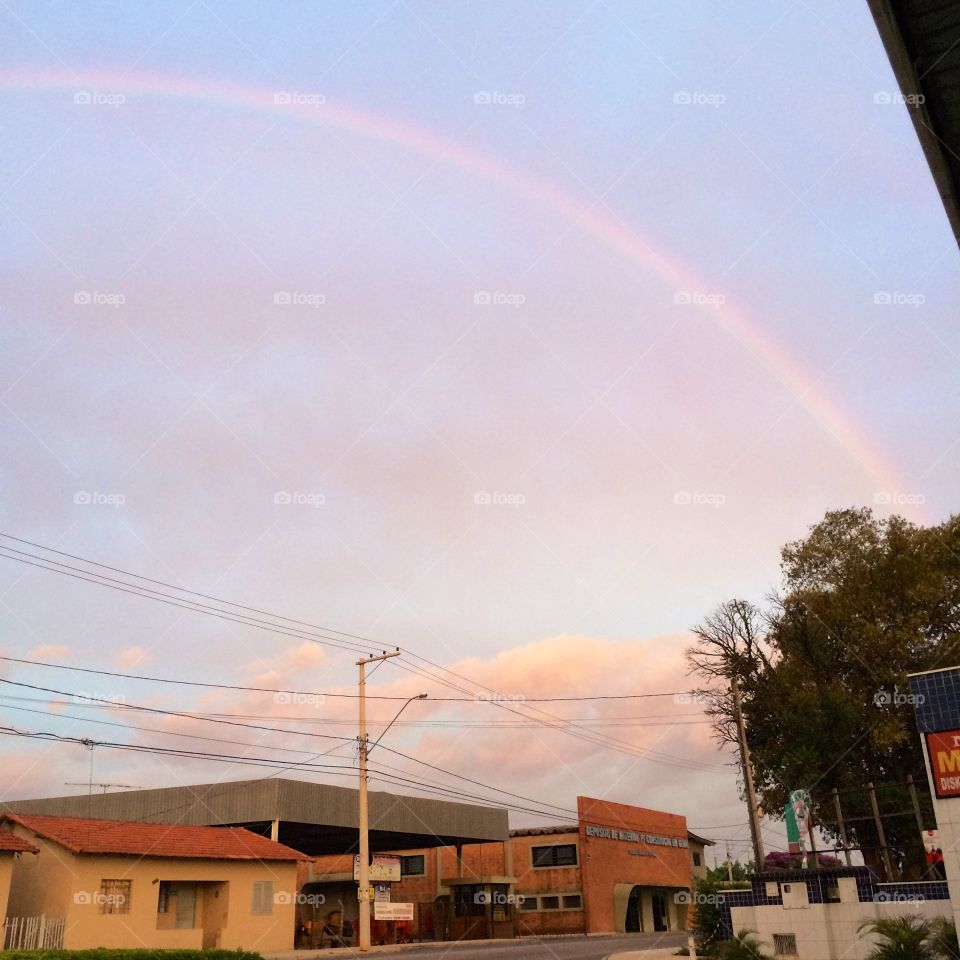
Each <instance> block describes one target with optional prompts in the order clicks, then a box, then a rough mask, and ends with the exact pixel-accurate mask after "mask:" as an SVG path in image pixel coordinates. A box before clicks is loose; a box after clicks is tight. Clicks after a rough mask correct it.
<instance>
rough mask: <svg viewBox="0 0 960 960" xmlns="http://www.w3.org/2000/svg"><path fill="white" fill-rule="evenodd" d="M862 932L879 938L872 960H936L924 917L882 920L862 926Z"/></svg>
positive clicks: (872, 953)
mask: <svg viewBox="0 0 960 960" xmlns="http://www.w3.org/2000/svg"><path fill="white" fill-rule="evenodd" d="M860 931H861V936H863V934H864V933H867V934H873V935H874V936H876V937H877V938H878V943H877V945H876V946H875V947H874V948H873V951H872V952H871V953H870V960H936V956H937V955H936V953H934V949H933V945H932V943H931V939H930V938H931V932H932V931H931V928H930V924H929V923H928V922H927V921H926V920H924V919H923V918H922V917H915V916H910V915H907V916H902V917H882V918H881V919H879V920H870V921H869V922H867V923H862V924H861V925H860Z"/></svg>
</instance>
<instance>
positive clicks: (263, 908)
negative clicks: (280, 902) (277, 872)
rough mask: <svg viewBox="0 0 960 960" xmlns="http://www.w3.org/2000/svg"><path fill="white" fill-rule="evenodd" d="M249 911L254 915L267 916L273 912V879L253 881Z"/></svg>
mask: <svg viewBox="0 0 960 960" xmlns="http://www.w3.org/2000/svg"><path fill="white" fill-rule="evenodd" d="M250 912H251V913H252V914H253V915H254V916H255V917H267V916H269V915H270V914H271V913H273V881H272V880H255V881H254V882H253V906H252V907H251V908H250Z"/></svg>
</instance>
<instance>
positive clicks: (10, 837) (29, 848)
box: [0, 830, 40, 853]
mask: <svg viewBox="0 0 960 960" xmlns="http://www.w3.org/2000/svg"><path fill="white" fill-rule="evenodd" d="M39 852H40V851H39V850H37V848H36V847H35V846H34V845H33V844H32V843H29V842H28V841H26V840H24V839H23V838H22V837H18V836H17V835H16V834H15V833H11V832H10V831H9V830H0V853H39Z"/></svg>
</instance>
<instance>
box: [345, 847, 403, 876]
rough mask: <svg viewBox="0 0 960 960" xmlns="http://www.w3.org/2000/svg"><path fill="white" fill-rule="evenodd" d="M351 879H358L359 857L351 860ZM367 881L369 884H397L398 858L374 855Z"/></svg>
mask: <svg viewBox="0 0 960 960" xmlns="http://www.w3.org/2000/svg"><path fill="white" fill-rule="evenodd" d="M353 879H354V880H359V879H360V856H359V855H357V856H356V857H354V858H353ZM369 879H370V882H371V883H399V882H400V858H399V857H385V856H381V855H380V854H375V855H374V857H373V860H372V861H371V863H370V871H369Z"/></svg>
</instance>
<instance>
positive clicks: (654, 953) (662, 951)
mask: <svg viewBox="0 0 960 960" xmlns="http://www.w3.org/2000/svg"><path fill="white" fill-rule="evenodd" d="M679 949H680V948H679V947H655V948H654V949H652V950H627V951H626V952H625V953H611V954H610V956H608V957H607V960H667V957H675V956H676V955H677V950H679Z"/></svg>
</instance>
